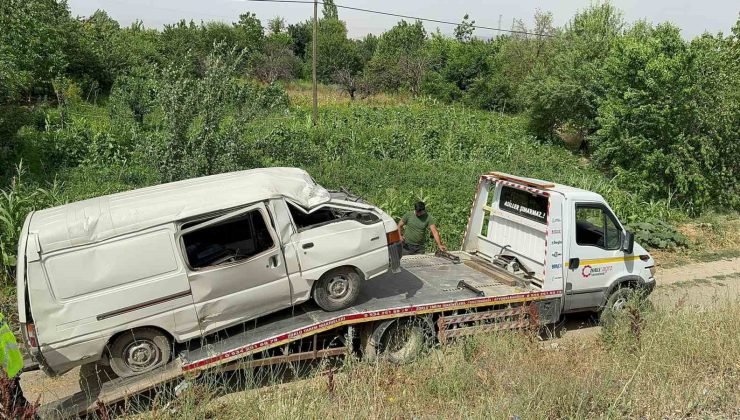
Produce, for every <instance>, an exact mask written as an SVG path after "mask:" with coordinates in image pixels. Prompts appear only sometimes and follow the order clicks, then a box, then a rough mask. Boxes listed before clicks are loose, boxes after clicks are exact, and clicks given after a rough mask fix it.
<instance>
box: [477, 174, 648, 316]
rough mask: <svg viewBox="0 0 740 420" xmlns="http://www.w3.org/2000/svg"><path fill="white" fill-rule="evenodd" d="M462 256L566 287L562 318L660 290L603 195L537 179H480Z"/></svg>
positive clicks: (538, 283) (539, 283)
mask: <svg viewBox="0 0 740 420" xmlns="http://www.w3.org/2000/svg"><path fill="white" fill-rule="evenodd" d="M463 251H465V252H467V253H470V254H473V255H477V256H479V257H481V258H484V259H486V260H489V261H490V262H492V263H493V264H495V265H498V266H500V267H502V268H505V269H507V270H508V271H509V272H511V273H513V274H515V275H517V276H518V277H519V278H521V280H522V281H523V282H525V283H526V284H527V285H529V286H530V287H533V288H535V289H538V288H539V289H543V290H556V289H562V290H563V299H562V305H563V307H562V312H563V313H568V312H580V311H594V310H595V311H598V310H601V309H603V308H604V307H605V306H607V303H608V302H609V298H610V297H612V296H614V295H613V293H614V292H615V291H617V290H620V289H622V288H630V289H631V290H635V289H643V290H645V291H646V292H647V293H650V292H651V291H652V290H653V288H654V287H655V277H654V274H655V262H654V260H653V258H652V257H651V256H650V254H649V253H648V252H647V251H646V250H645V249H644V248H643V247H642V246H640V245H639V244H637V243H635V241H634V236H633V234H632V233H631V232H629V231H627V230H626V229H625V228H624V226H623V225H622V224H621V223H620V221H619V219H618V218H617V217H616V216H615V215H614V212H613V211H612V209H611V208H610V207H609V204H608V203H607V202H606V200H604V198H603V197H602V196H601V195H599V194H596V193H594V192H591V191H586V190H582V189H579V188H573V187H569V186H565V185H560V184H555V183H551V182H547V181H542V180H538V179H531V178H523V177H517V176H513V175H509V174H504V173H500V172H491V173H489V174H487V175H483V176H481V178H480V181H479V184H478V190H477V192H476V195H475V199H474V201H473V205H472V209H471V215H470V218H469V220H468V226H467V229H466V232H465V237H464V239H463ZM623 300H624V299H622V301H621V302H614V301H612V302H609V304H612V305H618V304H623V303H624V302H623Z"/></svg>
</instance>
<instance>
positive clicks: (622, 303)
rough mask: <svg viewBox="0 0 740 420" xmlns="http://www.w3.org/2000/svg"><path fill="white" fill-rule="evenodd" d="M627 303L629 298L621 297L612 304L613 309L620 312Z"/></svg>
mask: <svg viewBox="0 0 740 420" xmlns="http://www.w3.org/2000/svg"><path fill="white" fill-rule="evenodd" d="M626 305H627V299H625V298H619V299H617V300H616V301H615V302H614V305H612V309H614V310H615V311H617V312H619V311H622V310H624V307H625V306H626Z"/></svg>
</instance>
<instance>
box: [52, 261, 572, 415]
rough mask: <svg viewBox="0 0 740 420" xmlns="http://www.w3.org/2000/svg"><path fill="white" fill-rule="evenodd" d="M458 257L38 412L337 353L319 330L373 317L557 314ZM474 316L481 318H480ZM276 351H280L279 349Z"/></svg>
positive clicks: (550, 298) (214, 339)
mask: <svg viewBox="0 0 740 420" xmlns="http://www.w3.org/2000/svg"><path fill="white" fill-rule="evenodd" d="M455 255H456V256H458V257H460V259H461V261H459V262H456V261H453V260H451V259H449V258H442V257H438V256H434V255H417V256H408V257H404V258H403V259H402V263H401V266H402V271H401V273H398V274H385V275H382V276H380V277H377V278H375V279H372V280H369V281H366V282H364V283H363V285H362V292H361V297H360V299H359V303H358V304H356V305H355V306H352V307H350V308H348V309H345V310H342V311H337V312H325V311H323V310H321V309H320V308H318V307H317V306H316V305H315V304H313V303H312V302H308V303H306V304H303V305H301V306H298V307H295V308H291V309H288V310H284V311H281V312H278V313H276V314H273V315H271V316H268V317H264V318H259V319H257V320H253V321H250V322H247V323H245V324H242V325H240V326H238V327H232V328H230V329H227V330H225V331H222V332H220V333H219V334H217V335H214V336H211V337H208V338H207V339H204V340H202V342H201V343H199V344H198V346H197V347H193V348H190V349H188V350H182V351H180V353H179V354H178V357H177V358H175V360H174V361H172V362H171V363H169V364H168V365H167V366H164V367H163V368H161V369H158V370H156V371H154V372H151V373H148V374H142V375H139V376H135V377H132V378H118V379H113V380H110V381H108V382H105V383H103V384H101V386H100V387H99V389H97V390H96V391H95V392H90V390H87V391H86V392H85V391H83V392H79V393H77V394H75V395H72V396H69V397H67V398H63V399H61V400H57V401H54V402H51V403H49V404H46V405H44V406H43V407H42V408H41V414H42V416H43V417H69V416H76V415H80V414H85V413H90V412H94V411H95V410H96V409H98V407H99V404H104V405H110V404H115V403H118V402H120V401H123V400H126V399H127V398H130V397H132V396H135V395H137V394H139V393H142V392H145V391H148V390H151V389H154V388H156V387H158V386H161V385H162V384H165V383H171V382H173V381H175V380H178V379H181V378H184V377H185V376H187V375H190V374H193V375H195V374H197V373H198V372H202V371H206V370H212V371H227V370H234V369H238V368H242V367H250V366H259V365H265V364H270V363H285V362H290V361H298V360H306V359H311V358H321V357H327V356H337V355H340V354H344V353H347V352H348V351H352V344H351V343H348V342H344V343H336V342H335V341H336V340H333V339H328V338H327V337H320V335H321V334H322V333H327V332H336V333H335V334H333V335H330V336H331V337H334V338H336V337H341V336H343V335H346V334H345V332H344V331H341V329H342V328H345V329H346V328H352V327H356V326H366V325H370V324H373V323H377V322H378V321H384V320H389V319H401V318H406V317H413V316H428V317H430V318H431V317H437V318H440V317H444V316H450V315H456V316H458V318H459V314H460V313H471V312H476V311H484V310H490V309H498V308H506V307H511V306H512V304H514V305H516V304H522V305H527V304H529V303H532V302H537V303H539V304H542V303H543V302H552V304H548V306H547V308H546V309H545V310H544V311H543V310H540V319H539V320H538V322H540V323H543V324H544V323H547V322H554V321H555V320H556V319H557V318H559V315H560V298H561V296H562V291H561V290H550V291H543V290H540V289H538V288H536V287H533V286H515V285H511V284H505V283H504V282H502V281H501V279H502V278H504V277H505V276H503V277H502V275H505V274H506V273H505V272H503V271H501V272H500V273H499V274H500V275H499V276H492V275H491V273H492V272H497V270H498V269H497V268H495V267H493V266H492V265H491V266H490V267H489V268H488V270H480V269H475V268H473V267H474V266H475V265H480V264H481V262H480V261H475V263H476V264H466V263H469V262H474V261H473V260H475V256H472V255H470V254H467V253H462V252H461V253H455ZM471 265H472V266H471ZM481 293H482V295H481ZM522 313H523V312H522ZM504 315H505V316H507V317H509V318H510V315H511V314H510V313H508V314H504V313H503V312H502V313H501V314H500V315H495V314H494V315H491V316H488V318H485V319H492V318H503V317H504ZM477 319H478V320H480V319H484V318H481V317H480V315H479V318H477ZM443 324H444V323H442V322H439V323H438V325H443ZM431 325H434V324H431ZM445 325H446V324H445ZM507 325H508V324H507ZM510 325H511V326H512V328H515V327H517V326H519V327H520V326H521V324H519V323H513V324H510ZM468 329H470V328H468ZM498 329H504V328H498ZM319 341H321V343H319ZM340 341H341V340H340ZM291 346H292V347H291ZM278 349H282V350H283V353H277V350H278ZM270 352H272V354H270ZM276 354H277V356H276Z"/></svg>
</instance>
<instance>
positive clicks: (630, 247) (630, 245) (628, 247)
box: [622, 231, 635, 254]
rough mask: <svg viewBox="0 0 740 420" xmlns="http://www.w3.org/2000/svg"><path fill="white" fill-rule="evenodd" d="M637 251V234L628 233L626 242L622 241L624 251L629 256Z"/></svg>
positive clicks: (626, 233)
mask: <svg viewBox="0 0 740 420" xmlns="http://www.w3.org/2000/svg"><path fill="white" fill-rule="evenodd" d="M634 249H635V234H634V233H632V232H630V231H626V232H625V235H624V241H622V251H624V252H625V253H627V254H631V253H632V251H634Z"/></svg>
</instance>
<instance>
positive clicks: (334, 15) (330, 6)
mask: <svg viewBox="0 0 740 420" xmlns="http://www.w3.org/2000/svg"><path fill="white" fill-rule="evenodd" d="M321 13H322V16H323V17H324V19H337V20H338V19H339V12H338V11H337V6H336V5H335V4H334V0H324V7H323V9H322V10H321Z"/></svg>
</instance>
